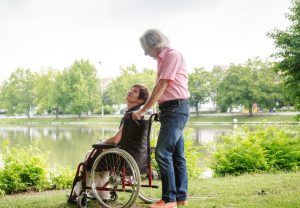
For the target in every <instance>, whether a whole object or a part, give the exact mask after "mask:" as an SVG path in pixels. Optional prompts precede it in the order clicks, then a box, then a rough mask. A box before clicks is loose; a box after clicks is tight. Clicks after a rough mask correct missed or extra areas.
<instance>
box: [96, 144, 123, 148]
mask: <svg viewBox="0 0 300 208" xmlns="http://www.w3.org/2000/svg"><path fill="white" fill-rule="evenodd" d="M118 146H119V144H93V146H92V147H93V148H95V149H109V148H115V147H118Z"/></svg>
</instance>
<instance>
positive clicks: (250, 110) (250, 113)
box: [249, 104, 253, 116]
mask: <svg viewBox="0 0 300 208" xmlns="http://www.w3.org/2000/svg"><path fill="white" fill-rule="evenodd" d="M249 116H253V112H252V105H251V104H249Z"/></svg>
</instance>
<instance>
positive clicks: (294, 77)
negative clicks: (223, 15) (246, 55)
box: [268, 0, 300, 109]
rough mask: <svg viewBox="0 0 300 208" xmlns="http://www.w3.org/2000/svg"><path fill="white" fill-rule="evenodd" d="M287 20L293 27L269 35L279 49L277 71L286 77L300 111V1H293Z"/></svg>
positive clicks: (287, 86)
mask: <svg viewBox="0 0 300 208" xmlns="http://www.w3.org/2000/svg"><path fill="white" fill-rule="evenodd" d="M290 12H291V13H290V14H288V15H287V18H288V19H289V20H290V21H291V23H292V24H291V26H290V27H288V28H287V29H286V30H279V29H275V30H274V31H273V32H270V33H268V35H269V37H271V38H272V39H274V41H275V45H276V48H277V50H278V51H277V53H276V54H275V56H276V57H277V58H278V59H279V61H278V62H277V65H276V68H275V69H276V71H277V72H279V74H280V75H281V76H283V77H284V83H285V86H286V88H287V89H288V91H289V93H290V95H291V97H292V98H293V100H294V104H295V107H296V108H297V109H300V1H299V0H293V1H292V7H291V8H290Z"/></svg>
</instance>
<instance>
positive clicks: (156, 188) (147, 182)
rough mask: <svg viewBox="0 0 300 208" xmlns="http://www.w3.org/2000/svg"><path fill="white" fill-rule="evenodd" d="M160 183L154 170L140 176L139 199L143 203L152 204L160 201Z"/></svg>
mask: <svg viewBox="0 0 300 208" xmlns="http://www.w3.org/2000/svg"><path fill="white" fill-rule="evenodd" d="M161 194H162V183H161V179H160V176H159V173H158V172H157V171H155V170H152V171H151V178H150V174H149V173H147V174H143V175H141V188H140V192H139V198H140V199H141V200H143V201H144V202H145V203H154V202H157V201H159V200H160V199H161Z"/></svg>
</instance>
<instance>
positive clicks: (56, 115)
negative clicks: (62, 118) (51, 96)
mask: <svg viewBox="0 0 300 208" xmlns="http://www.w3.org/2000/svg"><path fill="white" fill-rule="evenodd" d="M54 110H55V118H56V119H58V108H55V109H54Z"/></svg>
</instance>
